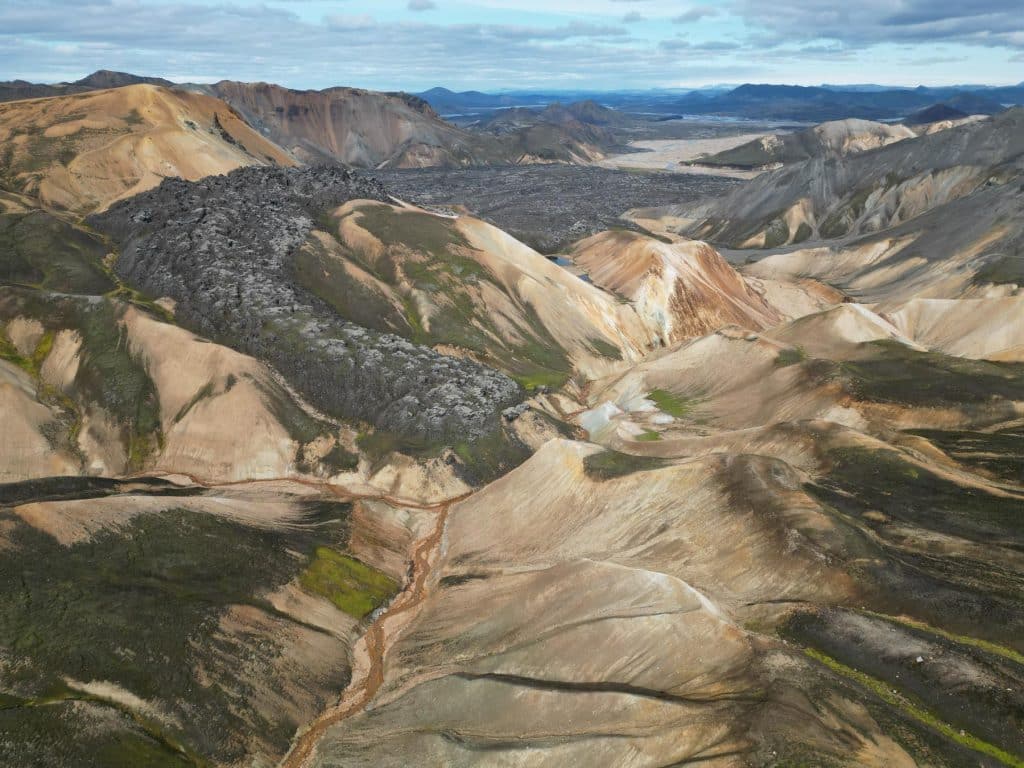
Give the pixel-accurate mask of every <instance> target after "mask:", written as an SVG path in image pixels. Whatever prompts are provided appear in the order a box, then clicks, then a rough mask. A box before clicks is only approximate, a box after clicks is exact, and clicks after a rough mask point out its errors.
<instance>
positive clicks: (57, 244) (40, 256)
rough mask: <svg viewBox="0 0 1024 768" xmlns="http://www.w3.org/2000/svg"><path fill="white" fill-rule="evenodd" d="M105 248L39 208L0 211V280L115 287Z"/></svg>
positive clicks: (99, 289)
mask: <svg viewBox="0 0 1024 768" xmlns="http://www.w3.org/2000/svg"><path fill="white" fill-rule="evenodd" d="M105 253H106V248H105V246H104V245H103V243H102V242H101V241H100V240H99V239H97V238H94V237H92V236H91V235H89V234H88V233H86V232H84V231H83V230H81V229H79V228H78V227H74V226H72V225H70V224H68V223H67V222H65V221H62V220H61V219H58V218H56V217H55V216H52V215H50V214H49V213H46V212H44V211H32V212H30V213H25V214H3V215H0V282H7V283H20V284H22V285H31V286H36V287H40V288H47V289H50V290H54V291H61V292H63V293H87V294H103V293H106V292H107V291H110V290H112V289H113V288H114V287H115V284H114V282H113V280H111V279H110V277H109V275H108V274H107V273H106V272H105V270H104V269H103V267H102V260H103V256H104V254H105Z"/></svg>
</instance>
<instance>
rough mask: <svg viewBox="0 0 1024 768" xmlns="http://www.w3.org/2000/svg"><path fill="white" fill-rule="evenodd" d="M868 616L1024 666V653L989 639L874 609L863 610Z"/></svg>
mask: <svg viewBox="0 0 1024 768" xmlns="http://www.w3.org/2000/svg"><path fill="white" fill-rule="evenodd" d="M861 612H862V613H864V614H865V615H867V616H873V617H875V618H876V619H883V620H884V621H892V622H895V623H897V624H902V625H903V626H905V627H910V628H912V629H918V630H920V631H922V632H927V633H929V634H932V635H938V636H939V637H942V638H945V639H946V640H951V641H953V642H954V643H960V644H961V645H970V646H973V647H975V648H980V649H981V650H983V651H987V652H988V653H992V654H995V655H996V656H1002V657H1003V658H1004V659H1009V660H1010V661H1012V662H1013V663H1015V664H1020V665H1021V666H1024V655H1021V654H1019V653H1017V652H1016V651H1015V650H1013V649H1012V648H1007V647H1005V646H1002V645H997V644H996V643H992V642H989V641H988V640H981V639H979V638H977V637H969V636H968V635H958V634H956V633H955V632H950V631H948V630H945V629H940V628H939V627H933V626H932V625H931V624H925V623H924V622H923V621H917V620H916V619H909V618H906V617H905V616H889V615H888V614H884V613H875V612H874V611H867V610H865V611H861Z"/></svg>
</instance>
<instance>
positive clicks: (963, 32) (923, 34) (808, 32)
mask: <svg viewBox="0 0 1024 768" xmlns="http://www.w3.org/2000/svg"><path fill="white" fill-rule="evenodd" d="M733 9H734V11H735V12H736V13H738V14H739V15H740V16H741V17H742V18H743V19H744V20H745V21H746V23H747V24H748V25H750V26H752V27H755V28H759V29H763V30H766V31H767V32H768V33H770V34H771V35H772V36H773V37H774V39H777V40H788V41H802V40H815V39H830V40H838V41H842V42H843V43H846V44H848V45H858V46H870V45H877V44H879V43H929V42H939V41H942V42H957V43H962V44H968V45H981V46H989V47H1005V48H1024V13H1022V12H1021V4H1020V0H971V2H962V0H858V2H856V3H849V2H845V3H844V2H836V1H835V0H774V2H772V3H770V4H768V3H764V2H761V0H736V3H735V5H734V6H733Z"/></svg>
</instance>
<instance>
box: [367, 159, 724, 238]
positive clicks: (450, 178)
mask: <svg viewBox="0 0 1024 768" xmlns="http://www.w3.org/2000/svg"><path fill="white" fill-rule="evenodd" d="M376 175H378V176H379V177H380V178H381V179H383V180H384V183H385V184H387V186H388V189H389V190H390V191H391V192H392V193H393V194H394V195H396V196H398V197H400V198H402V199H403V200H411V201H414V202H416V203H420V204H422V205H464V206H466V208H468V209H469V210H470V211H471V212H472V213H473V214H475V215H477V216H479V217H480V218H482V219H484V220H486V221H489V222H491V223H492V224H494V225H496V226H498V227H500V228H501V229H503V230H505V231H506V232H508V233H509V234H511V235H512V236H514V237H516V238H517V239H519V240H522V241H523V242H524V243H526V244H527V245H529V246H531V247H532V248H535V249H536V250H538V251H540V252H541V253H547V254H551V253H557V252H558V251H559V250H560V249H562V248H565V247H566V246H568V245H570V244H571V243H573V242H575V241H577V240H581V239H582V238H584V237H589V236H590V235H593V234H595V233H597V232H600V231H602V230H605V229H611V228H613V227H632V225H631V224H629V223H628V222H627V221H625V220H623V219H622V218H621V216H622V214H623V213H625V212H626V211H627V210H629V209H630V208H648V207H653V206H661V205H675V204H678V203H684V202H693V201H696V200H700V199H704V198H707V197H714V196H717V195H721V194H724V193H726V192H729V191H731V190H733V189H735V188H736V187H738V186H739V185H741V184H742V183H743V182H741V181H738V180H737V179H730V178H725V177H722V176H695V175H689V174H683V173H632V172H629V171H616V170H611V169H609V168H595V167H591V166H580V165H524V166H511V167H495V168H460V169H445V168H417V169H409V170H400V171H381V172H378V173H377V174H376Z"/></svg>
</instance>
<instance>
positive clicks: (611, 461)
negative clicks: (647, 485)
mask: <svg viewBox="0 0 1024 768" xmlns="http://www.w3.org/2000/svg"><path fill="white" fill-rule="evenodd" d="M665 466H668V461H667V460H665V459H660V458H655V457H653V456H633V455H631V454H628V453H620V452H619V451H601V452H600V453H593V454H591V455H590V456H587V457H585V458H584V459H583V471H584V472H586V474H587V477H589V478H591V479H593V480H598V481H603V480H615V479H616V478H620V477H626V476H627V475H632V474H635V473H637V472H649V471H651V470H654V469H661V468H662V467H665Z"/></svg>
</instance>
